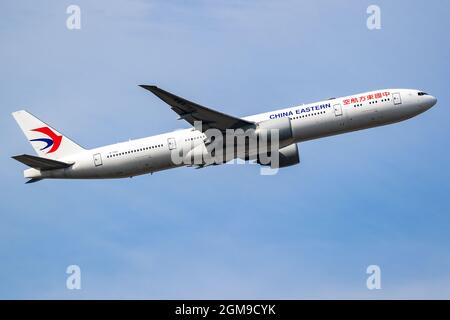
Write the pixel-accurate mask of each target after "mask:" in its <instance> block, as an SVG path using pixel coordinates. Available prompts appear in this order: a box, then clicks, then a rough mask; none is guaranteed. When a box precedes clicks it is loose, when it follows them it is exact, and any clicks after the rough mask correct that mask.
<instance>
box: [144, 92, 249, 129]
mask: <svg viewBox="0 0 450 320" xmlns="http://www.w3.org/2000/svg"><path fill="white" fill-rule="evenodd" d="M140 87H142V88H144V89H147V90H149V91H151V92H152V93H153V94H154V95H156V96H157V97H158V98H160V99H161V100H162V101H164V102H165V103H167V104H168V105H169V106H170V107H171V108H172V110H173V111H175V112H176V113H178V115H179V116H180V117H179V118H178V119H179V120H180V119H184V120H186V121H187V122H189V123H190V124H191V125H192V126H194V122H195V121H201V122H202V132H205V131H206V130H208V129H210V128H214V129H219V130H220V131H225V130H226V129H238V128H249V127H254V126H255V123H254V122H250V121H246V120H243V119H240V118H236V117H233V116H230V115H227V114H225V113H222V112H219V111H215V110H212V109H209V108H207V107H203V106H201V105H198V104H196V103H194V102H191V101H188V100H186V99H184V98H181V97H178V96H176V95H174V94H172V93H170V92H167V91H164V90H162V89H160V88H158V87H157V86H148V85H141V86H140Z"/></svg>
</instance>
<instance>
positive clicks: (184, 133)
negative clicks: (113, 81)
mask: <svg viewBox="0 0 450 320" xmlns="http://www.w3.org/2000/svg"><path fill="white" fill-rule="evenodd" d="M140 87H142V88H144V89H147V90H149V91H150V92H152V93H153V94H154V95H156V96H157V97H158V98H160V99H161V100H163V101H164V102H165V103H167V104H168V105H169V106H170V107H171V109H172V110H173V111H175V112H176V113H177V114H178V115H179V119H183V120H185V121H187V122H188V123H189V124H190V125H192V127H191V128H188V129H181V130H176V131H171V132H168V133H163V134H159V135H155V136H150V137H147V138H142V139H137V140H130V141H127V142H122V143H117V144H111V145H107V146H103V147H99V148H94V149H85V148H83V147H81V146H80V145H79V144H77V143H76V142H74V141H73V140H71V139H69V138H68V137H67V136H65V135H63V134H62V133H60V132H59V131H58V130H56V129H55V128H53V127H51V126H49V125H47V124H46V123H44V122H42V121H41V120H39V119H38V118H36V117H35V116H33V115H32V114H30V113H28V112H27V111H25V110H20V111H16V112H13V113H12V115H13V117H14V118H15V120H16V121H17V123H18V124H19V126H20V128H21V129H22V131H23V132H24V134H25V136H26V138H27V139H28V140H29V141H30V143H31V145H32V146H33V148H34V150H35V151H36V153H37V156H34V155H28V154H22V155H17V156H13V157H12V158H13V159H15V160H17V161H19V162H21V163H23V164H25V165H27V166H29V167H30V168H28V169H26V170H24V177H25V178H27V179H29V180H28V181H27V182H26V183H32V182H37V181H40V180H42V179H106V178H125V177H133V176H138V175H142V174H147V173H154V172H158V171H161V170H166V169H171V168H175V167H181V166H191V167H195V168H203V167H205V166H208V165H210V164H211V163H206V161H205V160H204V159H207V156H208V155H209V156H211V154H210V153H211V150H210V149H208V146H209V145H210V144H211V136H212V135H211V134H210V133H208V132H209V131H211V130H215V132H219V133H226V132H228V131H229V130H240V129H242V130H253V131H251V132H252V133H251V134H252V135H253V136H256V137H260V138H261V137H263V134H262V133H263V132H267V130H276V131H277V133H278V137H277V140H278V141H277V143H276V145H277V150H276V151H277V152H276V156H275V157H274V158H271V161H269V162H267V163H262V162H259V154H258V152H259V151H258V150H259V149H258V147H257V148H256V149H255V148H252V149H250V148H248V149H246V151H244V158H245V160H249V159H253V160H255V161H256V162H257V163H260V164H262V165H266V166H269V167H273V168H276V169H278V168H283V167H288V166H292V165H295V164H298V163H300V156H299V151H298V146H297V144H298V143H300V142H303V141H307V140H312V139H318V138H323V137H327V136H331V135H337V134H341V133H346V132H351V131H356V130H361V129H367V128H372V127H377V126H382V125H386V124H391V123H396V122H399V121H403V120H406V119H409V118H412V117H414V116H416V115H418V114H420V113H422V112H424V111H426V110H428V109H430V108H431V107H432V106H434V105H435V104H436V102H437V99H436V98H435V97H433V96H432V95H430V94H428V93H426V92H424V91H421V90H414V89H382V90H376V91H370V92H365V93H359V94H354V95H350V96H345V97H341V98H330V99H327V100H323V101H319V102H314V103H309V104H303V105H299V106H295V107H290V108H285V109H280V110H275V111H270V112H265V113H260V114H256V115H252V116H247V117H242V118H241V117H235V116H232V115H228V114H225V113H222V112H219V111H216V110H213V109H211V108H208V107H204V106H201V105H199V104H197V103H194V102H191V101H189V100H186V99H184V98H182V97H179V96H176V95H174V94H172V93H170V92H167V91H165V90H162V89H160V88H158V87H157V86H154V85H141V86H140ZM198 124H200V125H198ZM217 141H218V140H217ZM233 141H235V140H233ZM267 141H268V144H273V145H275V142H271V140H270V139H268V140H267ZM235 144H236V145H237V144H238V143H235ZM241 144H242V143H241ZM244 144H246V145H248V140H247V141H246V142H245V143H244ZM230 149H233V148H230ZM181 150H183V151H185V152H184V154H183V155H181V161H174V159H175V158H176V157H174V155H178V156H179V155H180V152H181ZM227 150H228V149H227ZM186 151H187V152H186ZM231 152H232V154H230V153H227V152H226V157H224V159H223V160H222V161H221V162H217V161H216V162H214V163H213V164H214V165H217V164H221V163H225V162H227V161H228V160H229V159H230V158H231V159H232V158H236V157H237V156H236V151H235V150H234V151H231ZM195 156H200V157H197V158H196V159H197V160H198V159H200V160H198V161H196V162H195V161H194V162H192V159H193V158H194V157H195ZM241 156H242V154H241ZM202 157H203V158H202ZM241 158H242V157H241ZM188 159H190V160H191V161H188ZM273 159H275V160H277V161H274V160H273Z"/></svg>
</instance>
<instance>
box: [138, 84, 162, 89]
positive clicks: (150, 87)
mask: <svg viewBox="0 0 450 320" xmlns="http://www.w3.org/2000/svg"><path fill="white" fill-rule="evenodd" d="M139 87H141V88H144V89H147V90H152V89H157V88H158V87H157V86H155V85H148V84H140V85H139Z"/></svg>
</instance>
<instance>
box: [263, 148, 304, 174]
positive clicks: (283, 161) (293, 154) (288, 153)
mask: <svg viewBox="0 0 450 320" xmlns="http://www.w3.org/2000/svg"><path fill="white" fill-rule="evenodd" d="M276 155H277V156H278V158H277V159H276V161H275V162H274V161H273V160H272V157H273V156H276ZM276 155H274V154H270V155H268V157H267V158H265V161H262V159H261V158H259V157H258V160H257V162H258V163H259V164H261V165H267V166H269V165H270V167H271V168H272V169H278V168H284V167H289V166H293V165H296V164H299V163H300V155H299V152H298V146H297V144H296V143H293V144H290V145H288V146H286V147H284V148H281V149H279V150H278V152H277V153H276ZM268 160H271V161H268Z"/></svg>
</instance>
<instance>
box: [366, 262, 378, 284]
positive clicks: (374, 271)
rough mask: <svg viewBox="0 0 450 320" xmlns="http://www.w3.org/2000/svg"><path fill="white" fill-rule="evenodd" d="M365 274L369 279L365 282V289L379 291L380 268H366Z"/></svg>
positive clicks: (374, 265) (375, 266)
mask: <svg viewBox="0 0 450 320" xmlns="http://www.w3.org/2000/svg"><path fill="white" fill-rule="evenodd" d="M366 273H367V274H369V277H368V278H367V280H366V286H367V289H369V290H375V289H377V290H379V289H381V268H380V267H379V266H377V265H376V264H372V265H370V266H368V267H367V269H366Z"/></svg>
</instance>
